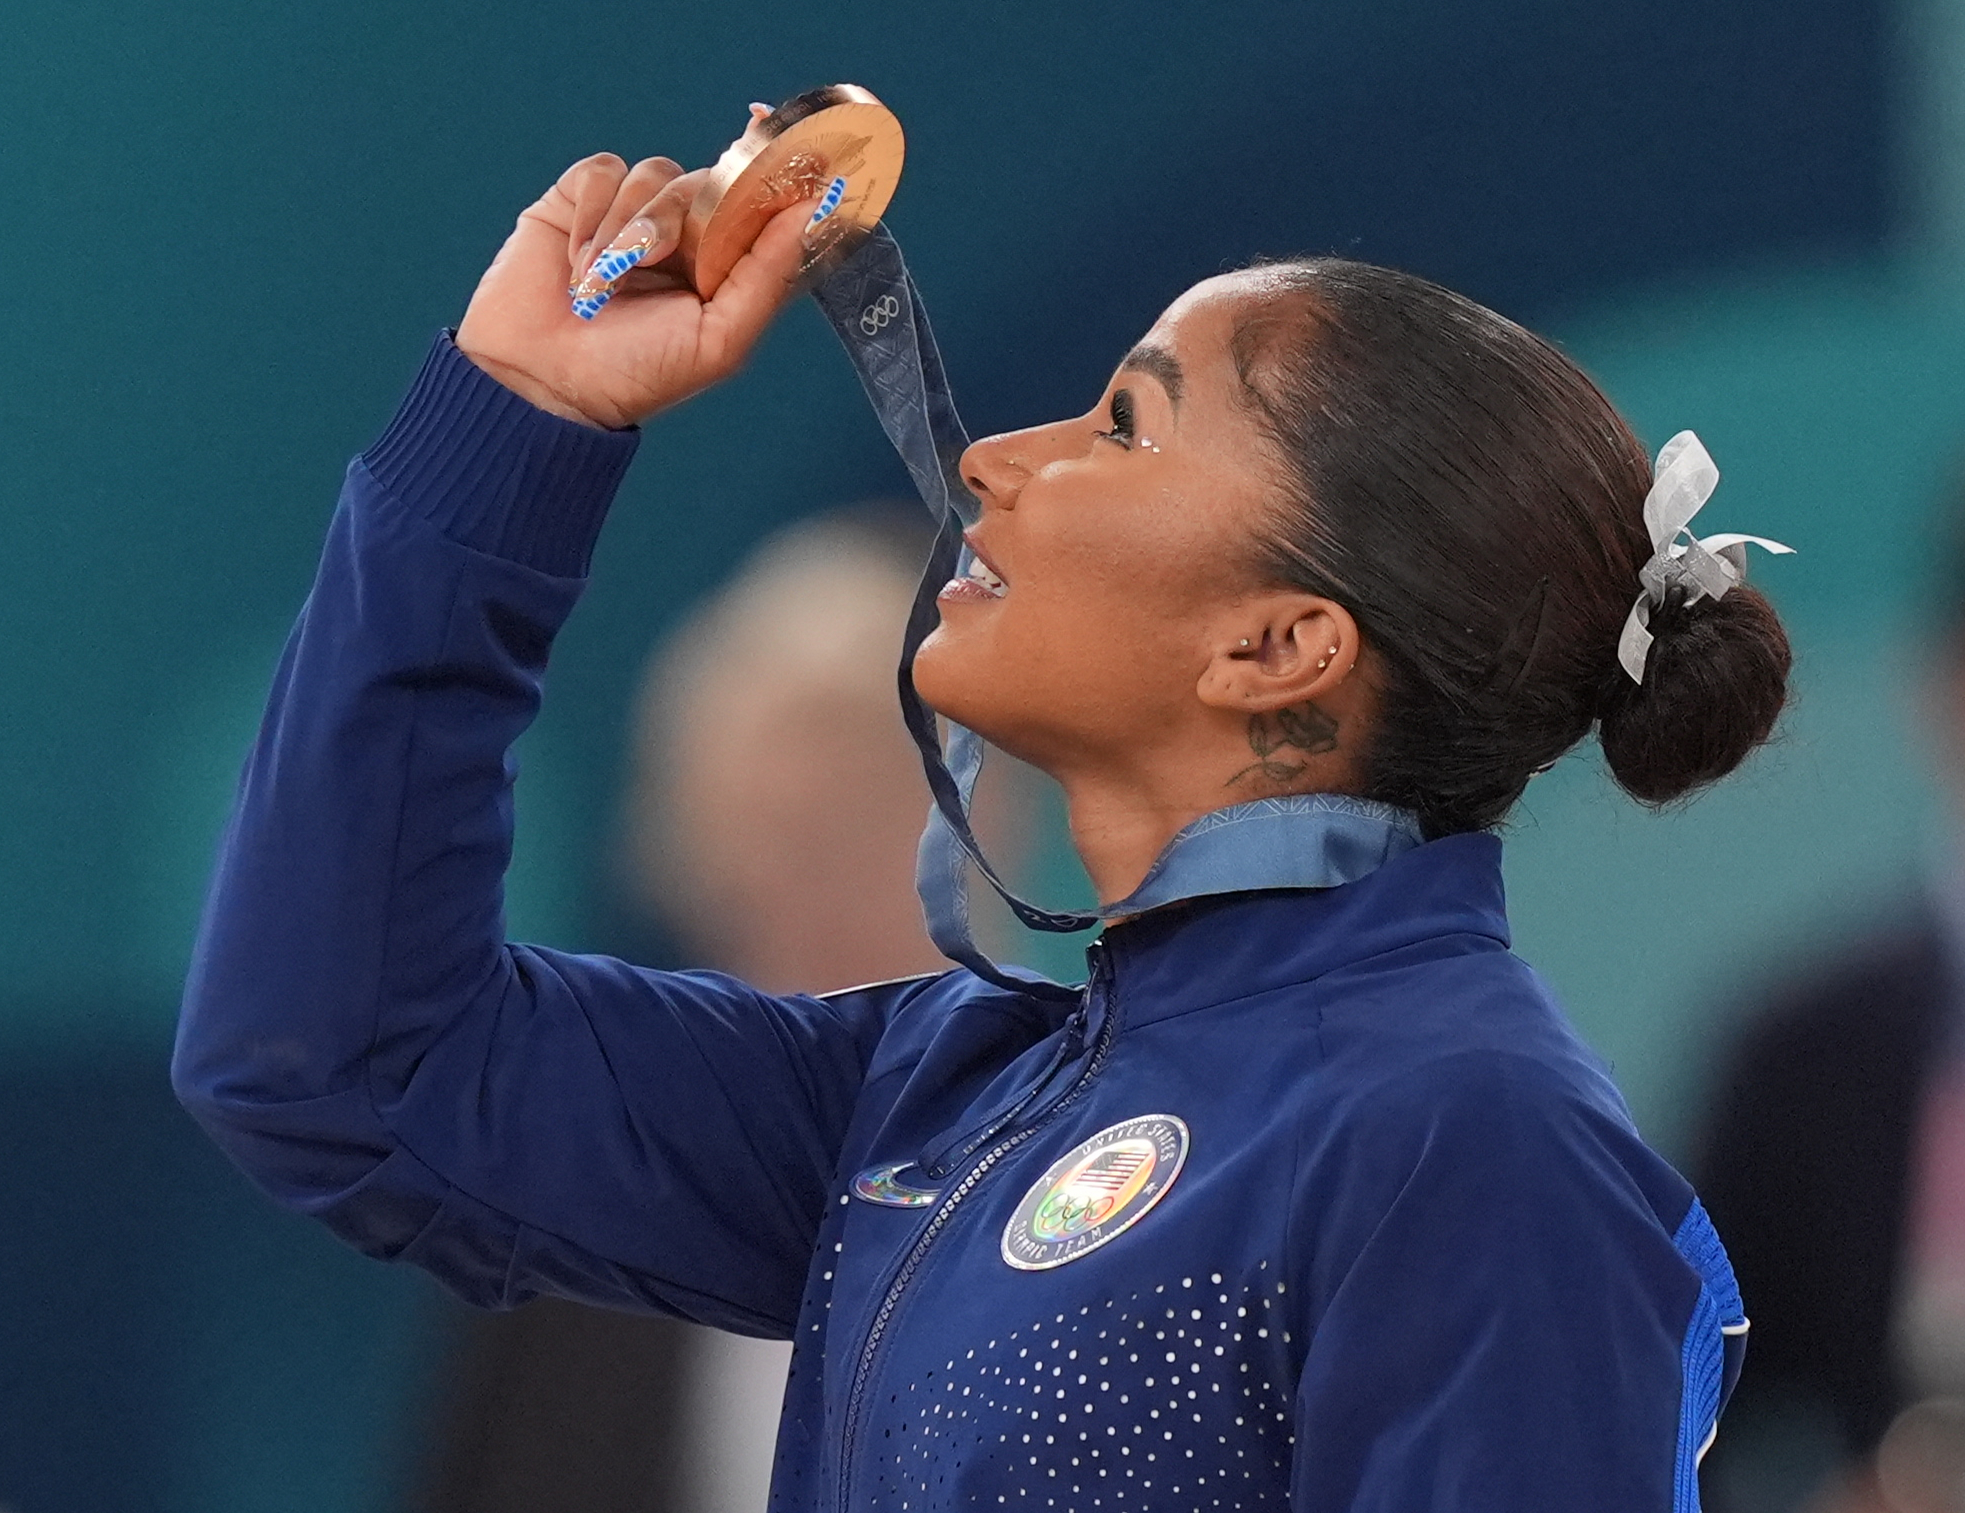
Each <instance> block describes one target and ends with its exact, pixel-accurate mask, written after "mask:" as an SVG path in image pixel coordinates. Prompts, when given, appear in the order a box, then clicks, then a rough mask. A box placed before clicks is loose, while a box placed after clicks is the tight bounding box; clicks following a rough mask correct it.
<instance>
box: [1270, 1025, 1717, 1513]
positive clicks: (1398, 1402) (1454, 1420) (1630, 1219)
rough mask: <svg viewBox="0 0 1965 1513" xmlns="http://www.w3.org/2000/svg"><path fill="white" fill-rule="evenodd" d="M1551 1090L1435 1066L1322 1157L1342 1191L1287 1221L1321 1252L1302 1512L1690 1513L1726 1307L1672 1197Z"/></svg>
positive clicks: (1694, 1226)
mask: <svg viewBox="0 0 1965 1513" xmlns="http://www.w3.org/2000/svg"><path fill="white" fill-rule="evenodd" d="M1552 1081H1553V1079H1551V1078H1550V1077H1549V1075H1548V1073H1547V1072H1546V1070H1545V1069H1544V1068H1541V1067H1539V1066H1536V1065H1532V1064H1530V1063H1527V1062H1526V1061H1515V1060H1513V1059H1511V1058H1508V1057H1505V1056H1498V1055H1491V1054H1486V1053H1482V1054H1478V1055H1473V1054H1470V1055H1466V1056H1462V1057H1456V1058H1452V1059H1450V1060H1448V1061H1446V1062H1444V1063H1442V1064H1441V1065H1440V1066H1439V1067H1437V1068H1434V1069H1432V1070H1431V1071H1429V1072H1426V1073H1423V1074H1418V1075H1414V1076H1413V1077H1411V1078H1410V1079H1409V1081H1408V1083H1407V1085H1406V1086H1404V1087H1402V1088H1400V1089H1399V1090H1397V1091H1396V1092H1395V1093H1394V1094H1392V1095H1390V1096H1389V1097H1387V1098H1386V1100H1385V1106H1384V1107H1382V1108H1381V1109H1380V1110H1378V1111H1377V1114H1376V1115H1375V1116H1374V1117H1373V1118H1371V1119H1369V1120H1367V1121H1365V1123H1364V1129H1363V1132H1362V1133H1361V1134H1360V1136H1359V1137H1358V1138H1357V1139H1356V1140H1355V1141H1354V1142H1352V1143H1350V1144H1349V1145H1348V1146H1347V1147H1346V1148H1345V1149H1343V1150H1338V1151H1328V1152H1325V1153H1324V1154H1323V1161H1324V1162H1325V1163H1326V1164H1327V1168H1328V1166H1329V1165H1335V1166H1341V1167H1342V1168H1343V1169H1344V1173H1345V1175H1343V1176H1342V1177H1338V1178H1336V1179H1335V1180H1330V1173H1329V1171H1328V1169H1327V1170H1326V1173H1325V1180H1319V1181H1317V1182H1316V1184H1315V1185H1316V1188H1317V1190H1320V1191H1322V1192H1324V1193H1326V1194H1334V1198H1333V1199H1332V1200H1331V1201H1330V1202H1329V1203H1328V1204H1327V1207H1326V1209H1325V1211H1324V1212H1323V1213H1322V1214H1320V1215H1314V1216H1313V1215H1307V1214H1303V1215H1300V1218H1299V1222H1301V1223H1302V1224H1303V1225H1305V1226H1306V1227H1308V1228H1311V1229H1316V1230H1319V1231H1320V1232H1321V1234H1322V1237H1323V1240H1324V1243H1323V1244H1321V1245H1320V1246H1319V1247H1318V1249H1320V1250H1321V1251H1322V1252H1323V1257H1324V1258H1323V1259H1322V1260H1321V1261H1319V1260H1318V1259H1316V1258H1313V1259H1312V1260H1311V1263H1310V1265H1309V1266H1308V1267H1307V1268H1306V1270H1305V1271H1304V1272H1299V1273H1298V1274H1299V1275H1308V1276H1309V1277H1310V1278H1311V1285H1310V1287H1309V1289H1308V1291H1309V1293H1310V1294H1311V1296H1310V1297H1309V1298H1308V1299H1306V1300H1305V1303H1306V1306H1307V1307H1309V1308H1310V1310H1311V1313H1310V1314H1309V1316H1308V1317H1307V1318H1306V1320H1305V1322H1306V1326H1307V1329H1306V1332H1307V1336H1308V1345H1307V1348H1306V1350H1305V1354H1304V1364H1303V1372H1302V1376H1301V1379H1300V1381H1299V1383H1298V1386H1297V1394H1296V1404H1295V1418H1296V1443H1295V1463H1294V1473H1293V1477H1294V1480H1293V1505H1294V1506H1295V1507H1297V1508H1299V1509H1302V1510H1304V1513H1310V1510H1313V1509H1314V1510H1317V1513H1339V1510H1343V1513H1395V1510H1396V1513H1514V1510H1522V1513H1528V1510H1532V1509H1544V1508H1590V1509H1595V1510H1600V1513H1689V1510H1696V1509H1697V1508H1698V1506H1699V1502H1698V1484H1697V1478H1696V1468H1697V1464H1698V1459H1699V1456H1700V1455H1701V1454H1702V1453H1703V1451H1704V1450H1705V1448H1706V1445H1707V1444H1708V1443H1709V1441H1710V1438H1711V1435H1712V1433H1713V1429H1714V1425H1715V1423H1716V1421H1717V1418H1718V1415H1719V1411H1720V1408H1721V1406H1722V1403H1723V1400H1724V1397H1725V1394H1726V1392H1727V1390H1728V1388H1729V1387H1730V1383H1731V1379H1732V1377H1733V1376H1734V1375H1735V1374H1736V1373H1737V1370H1738V1361H1739V1353H1740V1349H1741V1347H1742V1346H1743V1344H1744V1341H1743V1340H1742V1339H1741V1336H1742V1335H1743V1333H1744V1327H1745V1325H1744V1319H1743V1318H1742V1317H1741V1313H1740V1302H1739V1294H1738V1291H1737V1289H1736V1288H1734V1286H1733V1283H1732V1274H1731V1272H1730V1270H1729V1269H1728V1267H1727V1264H1726V1259H1725V1254H1724V1252H1723V1251H1722V1250H1721V1249H1720V1248H1719V1244H1718V1240H1717V1237H1716V1236H1714V1235H1713V1233H1712V1229H1711V1226H1710V1225H1709V1224H1707V1223H1706V1221H1705V1213H1704V1210H1703V1209H1702V1208H1700V1206H1699V1204H1698V1202H1697V1200H1696V1199H1694V1198H1693V1196H1692V1194H1691V1190H1690V1189H1689V1188H1688V1187H1686V1185H1685V1184H1684V1182H1683V1180H1682V1179H1680V1178H1679V1177H1678V1176H1677V1174H1676V1173H1674V1172H1672V1171H1671V1169H1670V1168H1669V1167H1668V1166H1666V1165H1665V1164H1664V1163H1663V1162H1662V1161H1660V1160H1658V1158H1657V1157H1656V1156H1654V1155H1652V1154H1651V1152H1649V1151H1648V1150H1647V1149H1645V1147H1644V1146H1643V1145H1642V1143H1641V1142H1640V1141H1639V1140H1638V1138H1637V1136H1636V1135H1635V1134H1634V1133H1633V1132H1631V1131H1630V1129H1629V1127H1628V1125H1626V1124H1624V1123H1623V1122H1622V1121H1621V1120H1620V1119H1618V1118H1615V1117H1612V1115H1611V1114H1610V1113H1609V1112H1608V1111H1607V1110H1603V1109H1599V1108H1596V1107H1593V1106H1591V1105H1589V1104H1588V1103H1586V1102H1585V1101H1583V1100H1582V1099H1580V1098H1578V1097H1577V1096H1576V1095H1575V1094H1574V1092H1573V1091H1571V1090H1569V1089H1567V1088H1563V1087H1558V1086H1552V1085H1551V1083H1552ZM1311 1164H1313V1165H1314V1164H1317V1163H1316V1162H1315V1161H1313V1162H1312V1163H1311ZM1301 1190H1302V1191H1304V1192H1306V1193H1307V1191H1308V1189H1301ZM1661 1204H1662V1205H1663V1211H1664V1212H1665V1213H1666V1214H1668V1216H1669V1217H1668V1218H1666V1219H1665V1220H1663V1221H1662V1222H1661V1219H1660V1217H1659V1214H1660V1205H1661Z"/></svg>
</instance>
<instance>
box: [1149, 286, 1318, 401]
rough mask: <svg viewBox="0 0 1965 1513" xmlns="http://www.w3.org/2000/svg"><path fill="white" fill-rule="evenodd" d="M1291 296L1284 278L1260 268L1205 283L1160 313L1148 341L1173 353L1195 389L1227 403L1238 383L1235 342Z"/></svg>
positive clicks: (1190, 290) (1189, 291)
mask: <svg viewBox="0 0 1965 1513" xmlns="http://www.w3.org/2000/svg"><path fill="white" fill-rule="evenodd" d="M1288 292H1290V286H1289V285H1288V284H1287V283H1286V282H1285V281H1284V279H1283V278H1282V277H1281V275H1279V274H1277V273H1275V272H1272V271H1270V270H1267V269H1262V268H1250V269H1244V270H1241V271H1239V272H1236V273H1224V274H1221V275H1219V276H1217V277H1215V278H1208V279H1203V280H1202V281H1201V282H1200V283H1198V284H1196V285H1194V287H1193V288H1191V289H1189V290H1188V291H1187V292H1186V293H1185V294H1183V295H1181V296H1180V297H1179V298H1178V299H1176V300H1175V301H1174V302H1173V303H1172V304H1171V305H1169V306H1167V308H1166V309H1165V310H1164V311H1162V312H1161V314H1160V318H1159V319H1158V320H1156V321H1155V322H1154V323H1153V327H1152V329H1151V330H1150V331H1148V332H1147V334H1146V336H1145V338H1144V342H1145V344H1149V345H1152V346H1156V347H1163V348H1165V349H1167V350H1168V351H1170V352H1172V353H1173V354H1174V355H1175V356H1176V357H1177V358H1178V359H1179V361H1180V364H1181V367H1182V368H1183V369H1184V370H1185V371H1187V372H1188V373H1190V374H1191V375H1193V376H1194V378H1195V380H1196V382H1195V384H1194V387H1195V388H1197V389H1203V390H1212V391H1214V393H1215V395H1216V396H1217V397H1219V398H1222V399H1226V398H1228V397H1229V396H1230V395H1231V394H1232V393H1233V390H1234V388H1235V386H1237V385H1238V384H1239V382H1240V379H1239V376H1238V375H1237V373H1236V371H1235V355H1234V339H1235V336H1236V334H1237V333H1238V332H1239V331H1240V330H1242V328H1243V327H1244V326H1245V324H1246V323H1247V322H1248V321H1249V320H1250V319H1251V318H1252V317H1255V316H1257V315H1259V314H1260V312H1261V311H1262V310H1263V308H1264V307H1265V306H1268V305H1270V304H1271V303H1272V302H1273V301H1274V300H1275V299H1276V297H1277V296H1278V295H1282V294H1286V293H1288Z"/></svg>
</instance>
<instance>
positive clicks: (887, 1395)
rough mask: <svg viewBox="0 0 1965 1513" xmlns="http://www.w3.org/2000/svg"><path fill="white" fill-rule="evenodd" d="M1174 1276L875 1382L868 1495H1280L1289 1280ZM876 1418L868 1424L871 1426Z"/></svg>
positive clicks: (1287, 1440) (1227, 1500)
mask: <svg viewBox="0 0 1965 1513" xmlns="http://www.w3.org/2000/svg"><path fill="white" fill-rule="evenodd" d="M1263 1272H1264V1273H1265V1275H1259V1276H1258V1278H1257V1279H1256V1280H1254V1281H1251V1282H1249V1283H1247V1284H1245V1285H1239V1286H1238V1285H1236V1284H1233V1283H1224V1281H1223V1279H1222V1278H1221V1276H1220V1275H1218V1274H1216V1275H1211V1276H1204V1277H1180V1278H1176V1279H1174V1280H1172V1281H1169V1282H1165V1283H1160V1284H1156V1285H1154V1286H1151V1287H1144V1288H1142V1289H1140V1290H1139V1291H1137V1292H1132V1293H1128V1294H1125V1295H1123V1296H1120V1297H1114V1298H1110V1299H1107V1300H1105V1301H1104V1302H1103V1303H1094V1304H1086V1305H1083V1306H1081V1307H1079V1308H1077V1309H1075V1310H1071V1311H1068V1312H1064V1313H1054V1314H1052V1315H1050V1316H1049V1317H1046V1318H1039V1319H1035V1320H1033V1321H1031V1322H1030V1323H1029V1324H1026V1325H1022V1326H1020V1327H1018V1328H1015V1329H1012V1330H1010V1331H1009V1332H1007V1333H1006V1334H1003V1335H1000V1336H998V1337H996V1338H993V1339H988V1340H985V1341H982V1342H980V1343H978V1344H976V1345H975V1346H973V1347H964V1349H963V1350H962V1351H960V1352H959V1353H958V1354H956V1355H954V1356H951V1357H948V1358H946V1359H945V1360H944V1361H943V1362H942V1364H941V1366H940V1367H939V1369H932V1368H931V1369H930V1370H928V1371H926V1372H925V1373H924V1374H923V1375H922V1376H921V1377H920V1379H919V1380H915V1381H910V1382H905V1383H899V1382H888V1383H885V1384H883V1391H882V1393H881V1397H882V1398H884V1401H883V1402H880V1403H879V1404H878V1405H877V1411H876V1412H875V1413H874V1414H873V1415H872V1422H870V1423H869V1424H868V1425H867V1428H866V1430H863V1434H868V1437H866V1438H863V1440H862V1443H861V1445H860V1447H859V1448H860V1460H861V1469H860V1476H861V1478H863V1479H862V1480H861V1481H860V1482H859V1486H860V1489H861V1492H862V1494H863V1495H865V1494H868V1493H870V1494H871V1495H872V1502H873V1504H874V1506H876V1507H879V1508H882V1509H898V1510H901V1513H928V1510H939V1509H953V1508H957V1507H970V1506H974V1505H976V1498H977V1497H978V1495H982V1494H984V1492H985V1489H986V1493H987V1495H986V1496H984V1502H985V1503H986V1504H987V1505H989V1506H1008V1507H1023V1508H1042V1509H1053V1508H1069V1509H1074V1510H1075V1509H1087V1508H1098V1509H1146V1508H1166V1507H1182V1508H1188V1507H1192V1508H1199V1509H1223V1510H1235V1509H1249V1508H1264V1507H1274V1506H1277V1505H1278V1504H1279V1503H1282V1502H1286V1500H1287V1496H1288V1486H1289V1475H1290V1461H1291V1454H1292V1448H1293V1446H1294V1444H1295V1435H1294V1433H1293V1429H1292V1425H1291V1421H1290V1401H1291V1395H1292V1391H1293V1383H1291V1382H1288V1381H1284V1380H1279V1379H1278V1378H1279V1377H1281V1376H1282V1375H1283V1372H1282V1370H1281V1369H1280V1368H1281V1364H1282V1362H1283V1361H1284V1360H1285V1359H1286V1358H1287V1354H1286V1347H1288V1346H1289V1344H1290V1339H1289V1334H1288V1331H1287V1330H1286V1329H1285V1327H1284V1325H1283V1322H1282V1314H1281V1310H1280V1303H1281V1300H1282V1296H1283V1293H1284V1291H1285V1286H1286V1284H1283V1283H1274V1282H1269V1281H1268V1280H1267V1274H1268V1269H1267V1267H1266V1266H1265V1267H1264V1268H1263ZM869 1431H870V1434H869Z"/></svg>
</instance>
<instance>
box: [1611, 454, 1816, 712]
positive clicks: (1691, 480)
mask: <svg viewBox="0 0 1965 1513" xmlns="http://www.w3.org/2000/svg"><path fill="white" fill-rule="evenodd" d="M1651 479H1652V482H1651V492H1650V493H1648V494H1646V495H1645V496H1644V529H1645V533H1646V534H1647V535H1649V536H1650V538H1651V560H1650V561H1648V562H1646V563H1645V564H1644V566H1643V567H1641V568H1639V569H1638V582H1639V583H1641V584H1643V585H1644V592H1643V593H1641V594H1639V595H1638V598H1637V603H1635V604H1633V605H1632V606H1631V613H1630V616H1629V618H1627V619H1626V620H1625V621H1624V633H1623V634H1622V635H1621V636H1619V637H1618V638H1617V660H1618V661H1619V662H1621V663H1623V664H1624V671H1625V672H1627V673H1629V674H1630V675H1631V681H1632V682H1634V683H1642V682H1643V681H1644V663H1645V658H1646V657H1647V656H1648V655H1649V654H1650V651H1651V640H1652V637H1651V628H1650V627H1651V611H1652V609H1653V608H1654V607H1656V606H1658V605H1662V604H1663V603H1664V602H1665V595H1666V594H1668V593H1669V592H1670V591H1671V590H1673V589H1675V588H1682V589H1684V590H1685V602H1686V603H1687V604H1696V603H1697V602H1698V601H1699V600H1701V599H1706V598H1712V599H1723V598H1725V597H1726V594H1727V591H1728V590H1729V589H1732V588H1734V587H1736V586H1737V585H1738V584H1739V583H1740V582H1741V580H1742V579H1744V578H1745V577H1746V575H1747V548H1748V546H1750V545H1751V546H1758V547H1763V548H1765V549H1766V550H1767V551H1770V552H1779V553H1783V554H1786V553H1789V552H1792V551H1793V550H1794V548H1793V547H1791V546H1783V545H1782V544H1781V543H1780V542H1778V541H1769V540H1768V539H1767V538H1766V537H1765V536H1742V535H1719V536H1702V537H1698V538H1696V539H1695V538H1694V537H1693V535H1692V533H1691V531H1689V530H1688V529H1687V526H1689V525H1690V524H1691V521H1692V517H1693V516H1694V515H1696V514H1698V513H1699V511H1700V510H1702V509H1704V508H1705V504H1706V501H1707V500H1708V499H1710V498H1712V496H1713V490H1714V489H1715V488H1717V487H1718V486H1719V468H1718V467H1717V466H1716V465H1715V464H1714V462H1713V459H1712V455H1711V454H1710V453H1709V452H1707V450H1706V448H1705V446H1704V444H1703V443H1702V442H1701V441H1700V440H1699V438H1698V437H1697V436H1695V435H1693V434H1692V433H1691V432H1690V431H1680V432H1679V433H1678V435H1676V436H1674V437H1673V438H1672V439H1671V440H1670V441H1668V442H1666V443H1665V446H1664V449H1663V450H1662V451H1660V452H1659V453H1658V462H1657V465H1656V466H1655V467H1654V468H1653V469H1652V471H1651ZM1681 536H1683V537H1685V538H1686V539H1684V540H1683V541H1681V540H1680V539H1679V537H1681Z"/></svg>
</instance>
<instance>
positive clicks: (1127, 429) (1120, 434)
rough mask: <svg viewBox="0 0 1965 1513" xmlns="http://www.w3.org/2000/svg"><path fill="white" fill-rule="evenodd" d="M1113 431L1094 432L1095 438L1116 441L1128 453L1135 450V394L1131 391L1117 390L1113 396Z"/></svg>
mask: <svg viewBox="0 0 1965 1513" xmlns="http://www.w3.org/2000/svg"><path fill="white" fill-rule="evenodd" d="M1111 409H1112V429H1111V430H1109V431H1094V432H1093V433H1092V434H1093V435H1094V436H1102V437H1104V438H1105V440H1107V441H1116V442H1118V443H1119V445H1120V446H1122V447H1124V448H1125V449H1126V450H1127V451H1129V452H1130V451H1131V450H1132V449H1133V393H1132V390H1130V389H1117V390H1114V391H1113V395H1112V406H1111Z"/></svg>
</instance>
